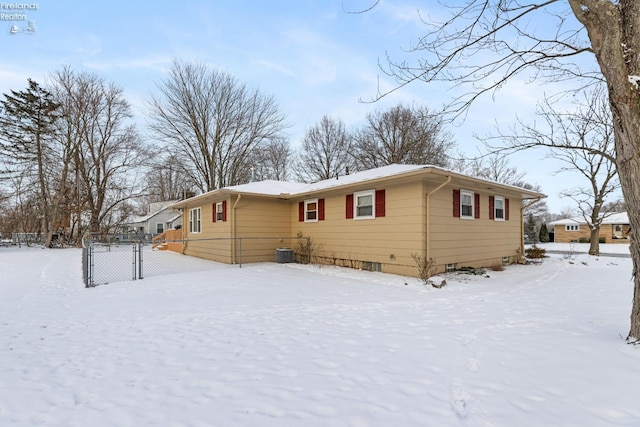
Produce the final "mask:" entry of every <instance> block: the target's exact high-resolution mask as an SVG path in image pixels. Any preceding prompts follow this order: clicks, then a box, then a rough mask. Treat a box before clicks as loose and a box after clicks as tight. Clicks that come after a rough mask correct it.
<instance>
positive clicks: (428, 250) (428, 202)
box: [424, 175, 451, 259]
mask: <svg viewBox="0 0 640 427" xmlns="http://www.w3.org/2000/svg"><path fill="white" fill-rule="evenodd" d="M450 182H451V175H448V176H447V180H446V181H445V182H443V183H442V184H440V185H438V186H437V187H436V188H434V189H433V190H431V191H429V192H428V193H427V200H426V209H427V217H426V218H425V227H426V229H427V232H426V234H425V239H424V240H425V244H424V258H425V259H429V257H430V255H431V221H430V217H431V195H432V194H433V193H435V192H436V191H438V190H440V189H441V188H442V187H444V186H445V185H447V184H449V183H450Z"/></svg>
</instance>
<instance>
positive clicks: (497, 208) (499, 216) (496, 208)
mask: <svg viewBox="0 0 640 427" xmlns="http://www.w3.org/2000/svg"><path fill="white" fill-rule="evenodd" d="M493 219H495V220H496V221H504V219H505V218H504V197H500V196H495V197H494V198H493Z"/></svg>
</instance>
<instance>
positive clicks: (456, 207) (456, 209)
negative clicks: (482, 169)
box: [453, 190, 460, 218]
mask: <svg viewBox="0 0 640 427" xmlns="http://www.w3.org/2000/svg"><path fill="white" fill-rule="evenodd" d="M453 216H454V218H460V190H453Z"/></svg>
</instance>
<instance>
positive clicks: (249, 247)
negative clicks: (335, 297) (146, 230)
mask: <svg viewBox="0 0 640 427" xmlns="http://www.w3.org/2000/svg"><path fill="white" fill-rule="evenodd" d="M543 197H546V196H545V195H544V194H541V193H538V192H534V191H531V190H527V189H524V188H519V187H514V186H511V185H505V184H500V183H496V182H492V181H487V180H483V179H477V178H473V177H470V176H465V175H462V174H459V173H456V172H452V171H449V170H445V169H442V168H439V167H435V166H425V165H390V166H385V167H381V168H377V169H372V170H368V171H363V172H358V173H354V174H351V175H344V176H339V177H336V178H334V179H328V180H325V181H320V182H316V183H313V184H301V183H292V182H280V181H260V182H251V183H248V184H242V185H236V186H231V187H225V188H222V189H219V190H214V191H211V192H208V193H205V194H202V195H199V196H196V197H192V198H189V199H186V200H183V201H180V202H178V203H176V204H174V205H173V208H176V209H182V210H183V224H184V227H183V237H184V238H185V239H186V240H185V244H184V248H183V253H185V254H187V255H193V256H197V257H201V258H207V259H211V260H215V261H220V262H225V263H238V262H239V260H241V261H242V262H256V261H273V260H274V254H275V253H276V249H277V248H279V247H282V246H283V245H287V244H291V240H289V241H286V240H284V239H283V240H282V242H278V240H277V239H276V238H278V237H286V236H291V237H293V236H296V235H302V236H309V237H310V238H311V240H312V242H313V246H314V247H315V248H316V249H315V253H314V254H313V256H314V260H316V261H319V262H325V263H329V264H336V265H349V266H353V267H357V268H363V269H367V270H374V271H384V272H388V273H396V274H403V275H411V276H416V275H417V265H416V262H415V260H414V259H413V257H412V255H413V254H416V255H419V256H421V257H423V259H428V258H433V259H434V260H435V264H436V267H437V269H438V271H443V270H445V269H453V268H456V267H462V266H471V267H482V266H484V267H486V266H490V265H493V264H496V263H512V262H515V261H516V260H517V259H518V258H519V257H520V256H521V254H522V251H523V246H524V243H523V219H522V206H523V201H524V200H529V201H528V202H527V203H532V201H531V200H530V199H540V198H543ZM250 237H253V238H255V237H263V238H266V237H272V238H274V239H273V240H271V241H269V240H257V239H256V240H249V239H247V240H246V241H245V240H243V242H242V243H239V238H250ZM209 238H210V240H203V239H209ZM213 238H215V240H214V239H213ZM240 244H241V245H242V249H241V248H240V247H239V246H240ZM258 249H260V250H258ZM241 250H242V254H240V251H241ZM252 254H253V255H252ZM258 254H259V255H258ZM240 256H241V258H240Z"/></svg>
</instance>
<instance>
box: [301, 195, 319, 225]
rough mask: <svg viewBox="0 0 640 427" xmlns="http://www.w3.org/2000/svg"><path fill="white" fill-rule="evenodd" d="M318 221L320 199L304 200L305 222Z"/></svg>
mask: <svg viewBox="0 0 640 427" xmlns="http://www.w3.org/2000/svg"><path fill="white" fill-rule="evenodd" d="M316 221H318V199H312V200H305V201H304V222H316Z"/></svg>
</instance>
